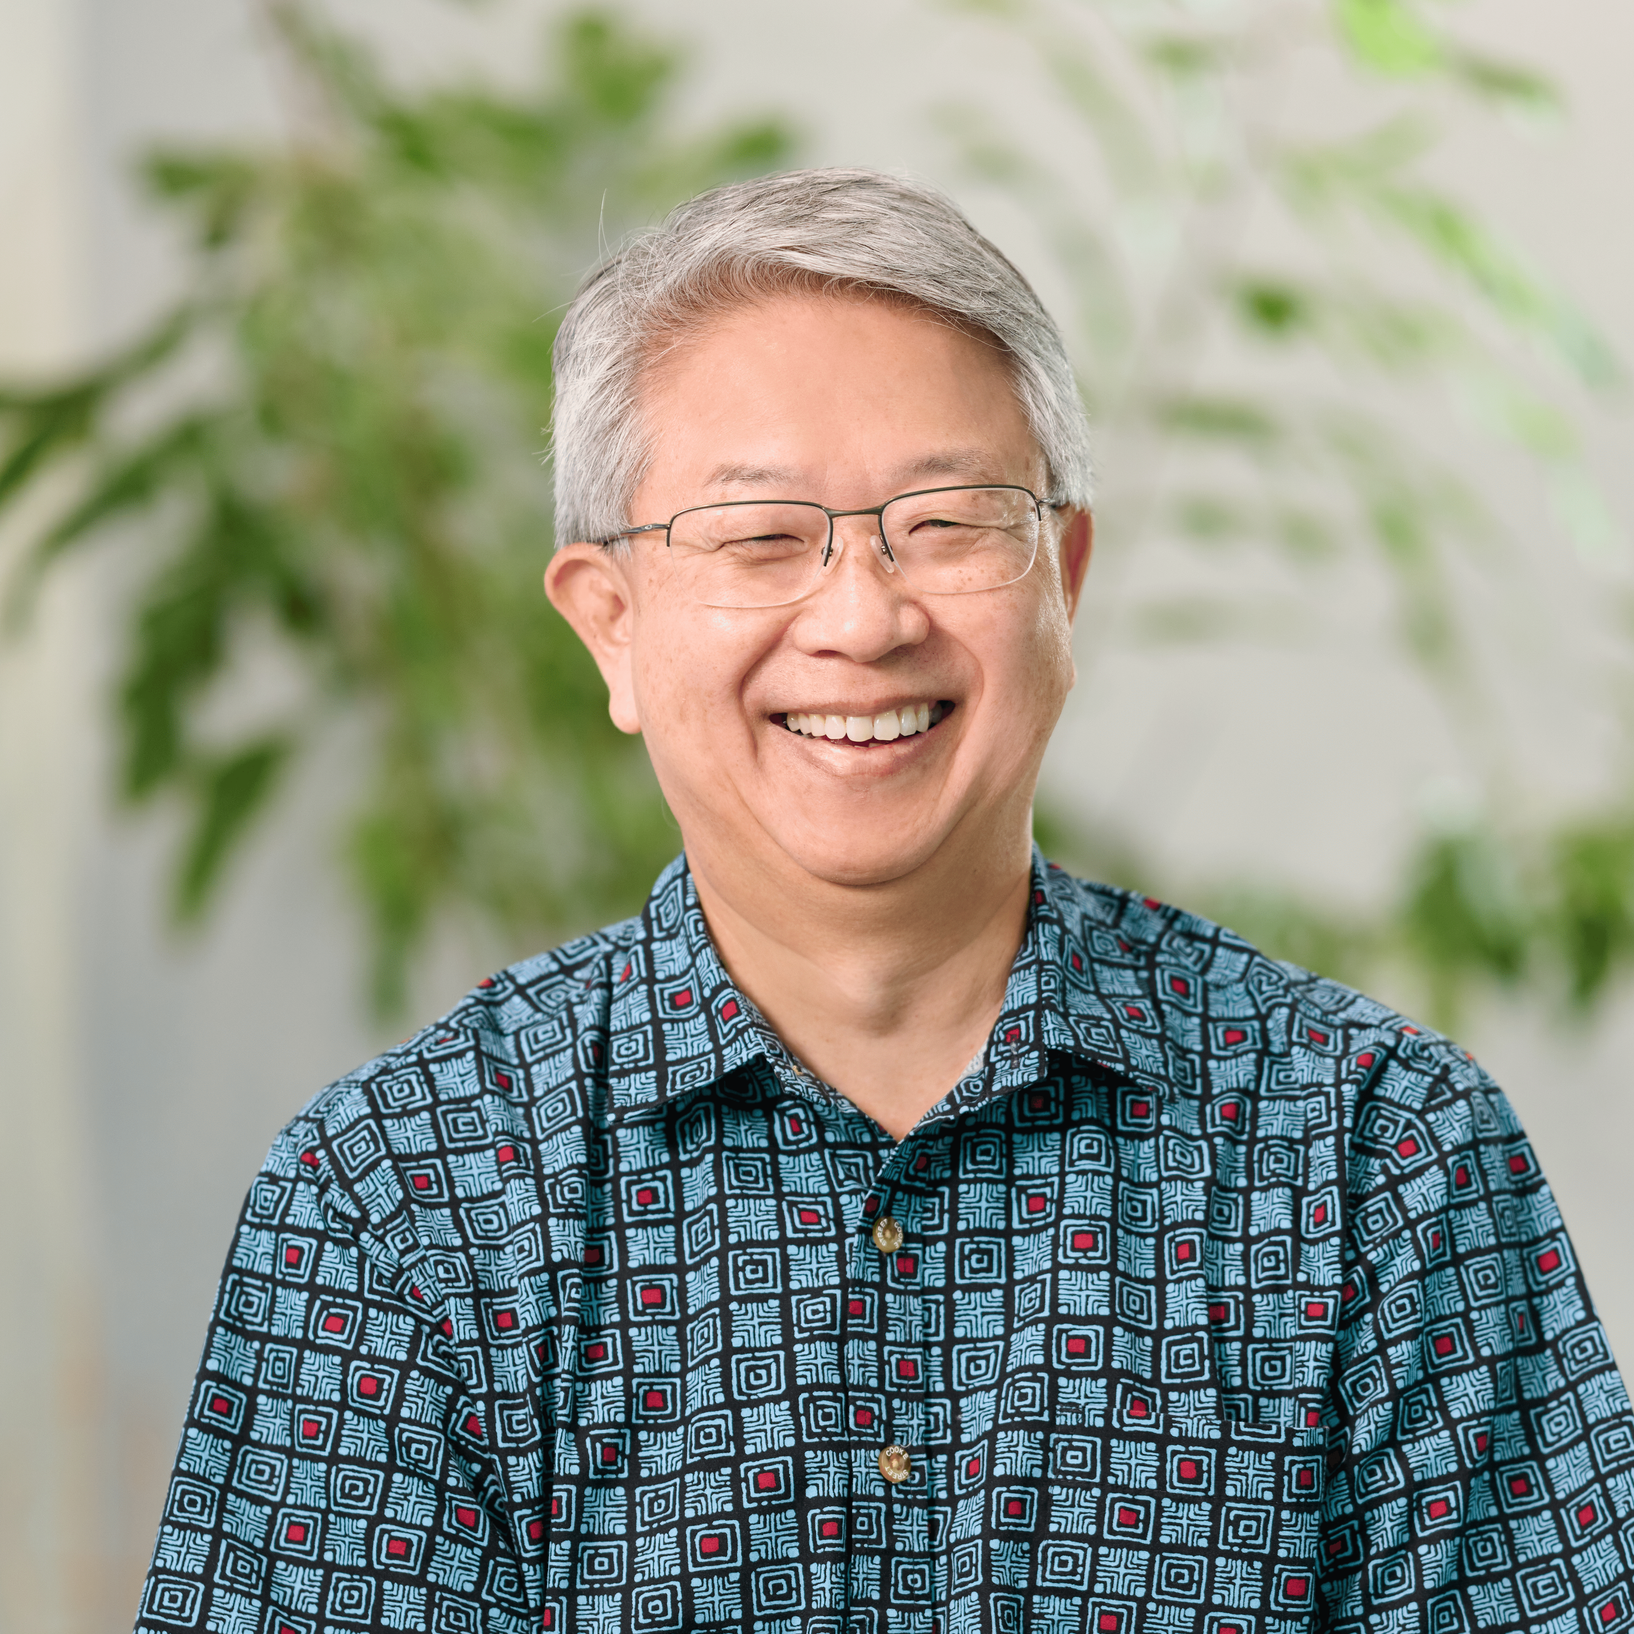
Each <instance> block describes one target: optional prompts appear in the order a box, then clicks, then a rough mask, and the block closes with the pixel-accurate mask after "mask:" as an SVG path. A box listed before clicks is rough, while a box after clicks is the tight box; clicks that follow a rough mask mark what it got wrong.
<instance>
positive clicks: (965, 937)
mask: <svg viewBox="0 0 1634 1634" xmlns="http://www.w3.org/2000/svg"><path fill="white" fill-rule="evenodd" d="M687 860H688V863H689V865H690V866H691V869H692V874H693V879H694V881H695V882H696V884H697V888H698V898H699V901H700V903H701V904H702V906H703V910H704V915H705V917H706V919H707V920H708V922H709V929H710V934H711V935H712V937H713V938H714V942H715V947H716V949H717V951H718V952H719V953H720V956H721V959H722V961H723V963H724V964H725V965H726V968H727V970H728V972H730V974H731V976H732V979H733V980H734V981H735V982H736V983H737V984H738V986H739V987H740V988H742V990H743V991H744V992H745V993H746V994H747V995H748V997H749V998H751V999H752V1000H753V1001H754V1003H755V1004H756V1005H757V1006H758V1007H759V1009H760V1012H761V1014H762V1015H764V1016H765V1017H766V1019H767V1021H769V1022H770V1023H771V1025H772V1027H773V1028H774V1029H775V1030H776V1032H777V1035H778V1037H779V1038H781V1039H782V1040H783V1042H784V1043H785V1044H786V1045H787V1046H788V1047H789V1049H790V1050H791V1051H792V1052H793V1053H794V1054H795V1055H796V1056H797V1057H798V1058H799V1059H800V1061H802V1062H803V1063H804V1064H805V1065H806V1066H807V1067H808V1068H810V1070H811V1071H812V1072H814V1073H816V1074H817V1076H818V1077H819V1078H821V1079H823V1080H824V1081H825V1082H826V1083H828V1084H830V1085H832V1086H833V1087H834V1088H835V1089H837V1090H839V1091H840V1093H841V1094H843V1095H844V1096H845V1097H846V1098H847V1099H848V1100H849V1101H851V1102H852V1103H853V1105H855V1106H857V1107H858V1108H859V1109H860V1110H861V1111H863V1112H865V1113H867V1114H868V1116H869V1117H871V1118H873V1119H874V1121H875V1122H876V1123H878V1124H879V1125H880V1127H881V1128H883V1129H884V1130H885V1131H886V1132H887V1133H889V1134H891V1135H894V1136H895V1137H896V1138H897V1139H899V1140H900V1139H901V1138H902V1136H904V1135H905V1134H907V1133H908V1131H909V1130H910V1129H911V1128H912V1127H913V1126H914V1124H915V1123H917V1122H918V1121H919V1119H920V1117H921V1116H922V1115H923V1114H924V1113H925V1112H926V1111H927V1110H928V1109H929V1108H930V1107H932V1106H934V1105H935V1104H936V1102H937V1101H939V1100H940V1099H941V1098H942V1097H943V1096H944V1095H945V1094H946V1093H947V1092H948V1090H949V1089H950V1088H952V1086H953V1084H954V1083H955V1082H956V1081H957V1079H958V1077H959V1075H960V1074H961V1073H962V1072H963V1071H964V1069H965V1067H966V1066H968V1065H969V1063H970V1060H971V1058H972V1057H973V1056H974V1055H975V1054H976V1052H977V1051H978V1050H979V1049H980V1048H981V1047H982V1045H983V1044H984V1043H985V1042H986V1040H987V1036H988V1034H989V1033H990V1032H991V1031H992V1028H993V1024H994V1022H995V1021H996V1020H997V1019H998V1014H999V1010H1000V1008H1001V1007H1002V1005H1003V1001H1004V988H1005V982H1006V980H1007V978H1008V976H1009V974H1010V967H1011V964H1012V963H1013V962H1014V960H1015V956H1016V951H1017V949H1018V948H1019V947H1020V946H1021V940H1022V937H1023V935H1024V934H1025V932H1026V926H1027V907H1028V896H1029V880H1030V865H1031V844H1030V841H1029V839H1028V837H1027V831H1026V829H1025V828H1023V829H1022V830H1021V831H1020V832H1019V833H1018V834H1017V835H1015V836H1012V837H1008V838H1007V839H1006V840H1005V842H1004V843H1002V844H998V845H991V844H990V845H988V846H986V847H984V848H983V852H982V854H980V855H977V856H974V857H972V856H968V855H961V854H960V852H959V851H958V850H956V849H953V848H948V849H947V850H946V851H945V852H939V853H938V854H937V856H935V857H933V858H932V859H931V860H930V861H929V862H927V863H926V864H924V865H923V866H922V867H920V868H918V869H915V870H914V871H913V873H911V874H910V875H908V876H906V877H905V878H903V879H900V880H892V881H890V882H888V883H884V884H880V885H866V886H850V885H838V884H835V883H833V882H832V881H827V880H820V879H814V878H813V877H812V876H810V875H808V874H806V873H805V872H804V871H803V870H800V871H799V875H800V877H799V878H798V879H785V878H782V877H781V876H780V875H778V874H773V873H768V872H766V871H763V870H759V869H755V868H754V867H753V866H752V865H748V866H746V865H745V864H744V862H743V861H742V860H741V859H725V858H718V857H715V856H712V855H710V854H709V853H708V852H707V851H704V852H699V851H696V850H694V849H693V848H692V847H690V846H689V847H688V852H687Z"/></svg>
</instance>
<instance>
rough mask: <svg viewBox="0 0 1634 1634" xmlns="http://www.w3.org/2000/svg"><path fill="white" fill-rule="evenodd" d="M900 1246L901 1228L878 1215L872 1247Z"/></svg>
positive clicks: (887, 1251) (890, 1250)
mask: <svg viewBox="0 0 1634 1634" xmlns="http://www.w3.org/2000/svg"><path fill="white" fill-rule="evenodd" d="M901 1246H902V1227H901V1226H899V1225H898V1224H897V1223H896V1221H895V1220H893V1219H892V1218H891V1217H890V1215H889V1214H882V1215H880V1217H879V1218H878V1219H877V1220H875V1221H874V1247H875V1248H877V1249H878V1250H879V1251H880V1253H882V1254H894V1253H895V1252H896V1251H897V1249H899V1248H900V1247H901ZM898 1479H899V1480H900V1479H901V1477H900V1476H899V1477H898Z"/></svg>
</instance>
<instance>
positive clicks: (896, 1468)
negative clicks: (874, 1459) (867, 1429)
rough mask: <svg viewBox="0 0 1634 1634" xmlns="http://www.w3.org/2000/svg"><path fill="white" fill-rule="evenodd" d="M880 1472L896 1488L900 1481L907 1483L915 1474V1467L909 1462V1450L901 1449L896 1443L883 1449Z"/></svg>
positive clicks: (880, 1457) (880, 1456)
mask: <svg viewBox="0 0 1634 1634" xmlns="http://www.w3.org/2000/svg"><path fill="white" fill-rule="evenodd" d="M879 1472H880V1474H881V1475H883V1476H884V1477H885V1479H886V1480H887V1481H889V1482H891V1484H892V1485H893V1486H894V1485H895V1484H896V1483H897V1482H898V1481H906V1480H907V1478H908V1477H909V1476H910V1475H912V1474H913V1465H912V1464H911V1463H910V1462H909V1460H908V1449H907V1448H906V1447H899V1446H898V1445H897V1444H896V1443H895V1442H894V1441H893V1442H892V1443H891V1444H890V1446H888V1447H882V1448H881V1449H880V1454H879Z"/></svg>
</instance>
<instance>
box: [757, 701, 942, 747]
mask: <svg viewBox="0 0 1634 1634" xmlns="http://www.w3.org/2000/svg"><path fill="white" fill-rule="evenodd" d="M946 713H947V711H946V710H944V709H943V707H942V705H941V704H940V703H922V704H904V705H903V707H902V708H901V709H882V710H881V711H880V712H879V714H877V715H806V714H801V713H799V712H797V711H795V710H792V709H791V710H789V711H788V712H787V713H785V715H784V717H783V719H784V722H785V724H786V725H787V726H788V729H789V730H790V731H791V732H799V733H800V734H802V735H803V736H805V737H808V738H828V739H831V740H832V741H834V742H836V743H838V742H841V741H846V742H850V743H869V742H876V741H877V742H879V743H894V742H895V741H896V739H898V738H911V737H912V736H913V735H914V734H915V733H916V732H927V731H929V730H930V728H931V727H933V726H934V725H936V723H937V722H938V721H939V720H941V719H942V718H943V716H944V715H945V714H946Z"/></svg>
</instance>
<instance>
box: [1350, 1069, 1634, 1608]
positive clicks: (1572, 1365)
mask: <svg viewBox="0 0 1634 1634" xmlns="http://www.w3.org/2000/svg"><path fill="white" fill-rule="evenodd" d="M1416 1047H1417V1048H1418V1049H1419V1050H1421V1051H1422V1052H1423V1053H1424V1054H1426V1055H1431V1054H1432V1052H1433V1056H1434V1057H1435V1060H1434V1062H1433V1065H1432V1064H1430V1063H1428V1062H1427V1063H1426V1064H1425V1065H1424V1066H1423V1067H1419V1066H1403V1064H1402V1063H1401V1062H1400V1061H1399V1060H1394V1061H1387V1062H1386V1063H1384V1064H1383V1065H1382V1066H1381V1069H1380V1070H1379V1071H1378V1072H1377V1073H1376V1074H1375V1076H1374V1078H1373V1079H1372V1081H1371V1082H1370V1083H1369V1084H1367V1085H1366V1086H1364V1088H1363V1091H1362V1093H1361V1095H1360V1098H1359V1101H1358V1105H1357V1115H1356V1121H1355V1127H1354V1130H1353V1133H1352V1141H1351V1147H1350V1153H1349V1158H1350V1177H1349V1178H1350V1184H1349V1203H1348V1209H1349V1214H1348V1232H1347V1245H1346V1260H1345V1267H1344V1279H1343V1284H1342V1295H1343V1297H1342V1301H1341V1322H1342V1326H1341V1329H1340V1333H1339V1339H1338V1352H1337V1357H1336V1368H1335V1375H1334V1387H1333V1390H1332V1392H1331V1395H1330V1399H1329V1403H1328V1419H1329V1425H1330V1432H1331V1439H1330V1457H1329V1482H1328V1492H1327V1502H1326V1508H1325V1517H1324V1527H1323V1542H1322V1559H1323V1562H1324V1578H1325V1581H1324V1585H1323V1587H1324V1599H1325V1604H1326V1608H1327V1613H1328V1619H1329V1624H1330V1626H1332V1627H1335V1628H1341V1629H1346V1630H1352V1629H1354V1630H1361V1629H1364V1628H1366V1629H1373V1628H1383V1627H1395V1626H1397V1624H1398V1622H1400V1626H1403V1627H1405V1626H1413V1627H1419V1626H1422V1627H1423V1628H1425V1629H1428V1630H1436V1631H1444V1634H1463V1631H1469V1634H1474V1631H1476V1630H1479V1629H1485V1628H1504V1629H1509V1628H1513V1627H1517V1626H1519V1627H1526V1628H1530V1629H1548V1630H1556V1629H1558V1630H1561V1631H1565V1630H1567V1629H1571V1630H1573V1631H1578V1630H1582V1629H1585V1628H1588V1629H1595V1630H1605V1631H1608V1634H1609V1631H1611V1630H1617V1629H1622V1628H1625V1627H1628V1626H1629V1625H1630V1624H1631V1623H1634V1574H1631V1572H1630V1568H1629V1563H1628V1559H1627V1558H1626V1557H1625V1555H1624V1552H1623V1551H1624V1549H1626V1548H1628V1547H1630V1542H1629V1541H1628V1540H1625V1539H1624V1536H1623V1528H1624V1527H1625V1524H1626V1523H1629V1522H1630V1521H1631V1519H1634V1417H1631V1416H1630V1411H1629V1402H1628V1396H1627V1394H1626V1392H1625V1390H1624V1388H1623V1383H1622V1380H1621V1379H1620V1378H1619V1377H1618V1374H1617V1370H1616V1366H1615V1364H1614V1363H1613V1361H1612V1357H1611V1352H1610V1348H1609V1347H1608V1345H1607V1344H1606V1339H1605V1335H1604V1333H1603V1331H1602V1330H1601V1327H1600V1324H1599V1322H1598V1320H1597V1319H1596V1317H1595V1314H1594V1309H1593V1306H1592V1304H1591V1303H1590V1300H1589V1296H1588V1290H1587V1289H1586V1288H1585V1287H1584V1285H1583V1280H1582V1277H1581V1275H1580V1274H1579V1272H1578V1270H1577V1264H1576V1259H1575V1257H1574V1255H1573V1253H1572V1249H1571V1245H1570V1243H1569V1242H1568V1240H1567V1237H1566V1232H1565V1229H1564V1227H1563V1225H1562V1223H1561V1219H1560V1214H1559V1211H1558V1210H1557V1209H1556V1207H1555V1202H1554V1198H1553V1196H1552V1195H1551V1194H1550V1192H1549V1188H1548V1186H1547V1184H1546V1183H1545V1182H1544V1179H1543V1177H1542V1175H1541V1173H1540V1172H1539V1170H1538V1166H1537V1162H1536V1160H1535V1158H1534V1157H1533V1155H1532V1151H1531V1148H1530V1146H1529V1145H1528V1144H1527V1142H1526V1138H1525V1135H1524V1133H1523V1132H1522V1130H1521V1128H1520V1125H1519V1124H1518V1123H1517V1121H1516V1119H1515V1116H1514V1114H1513V1113H1512V1112H1511V1111H1510V1108H1509V1105H1508V1103H1507V1102H1506V1101H1505V1100H1504V1097H1503V1095H1502V1094H1501V1092H1500V1091H1499V1090H1498V1089H1497V1087H1496V1086H1495V1085H1494V1084H1492V1082H1491V1081H1490V1080H1489V1079H1488V1078H1487V1077H1486V1076H1485V1075H1484V1074H1483V1073H1481V1072H1480V1070H1479V1069H1478V1068H1476V1067H1475V1066H1473V1065H1472V1064H1470V1063H1468V1062H1467V1060H1466V1059H1465V1058H1463V1057H1462V1056H1455V1055H1454V1053H1453V1052H1452V1051H1451V1050H1450V1049H1449V1048H1445V1047H1443V1046H1441V1045H1440V1044H1439V1043H1434V1044H1429V1045H1417V1046H1416ZM1407 1048H1408V1049H1413V1048H1415V1045H1414V1043H1412V1042H1409V1043H1408V1045H1407ZM1631 1536H1634V1534H1631ZM1403 1619H1405V1620H1403Z"/></svg>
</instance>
